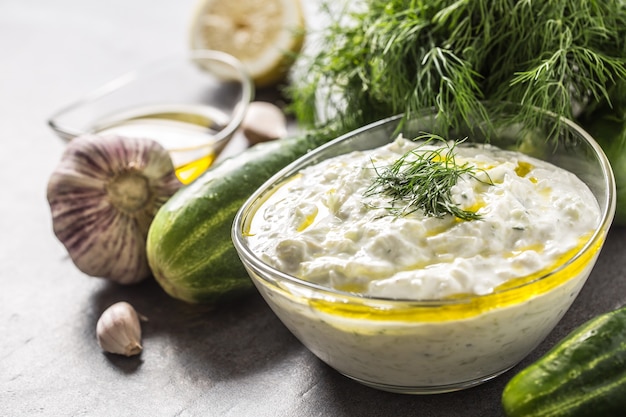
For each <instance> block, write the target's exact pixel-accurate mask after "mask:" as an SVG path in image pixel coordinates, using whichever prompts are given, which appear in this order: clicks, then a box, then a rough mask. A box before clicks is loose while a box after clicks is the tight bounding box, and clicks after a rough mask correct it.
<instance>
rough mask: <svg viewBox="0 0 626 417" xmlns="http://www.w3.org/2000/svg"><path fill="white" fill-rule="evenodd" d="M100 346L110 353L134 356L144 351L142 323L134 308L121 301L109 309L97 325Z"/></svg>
mask: <svg viewBox="0 0 626 417" xmlns="http://www.w3.org/2000/svg"><path fill="white" fill-rule="evenodd" d="M96 335H97V338H98V345H100V347H101V348H102V349H103V350H104V351H105V352H109V353H116V354H119V355H125V356H133V355H138V354H139V353H141V351H142V349H143V348H142V347H141V323H140V317H139V314H137V311H135V309H134V307H133V306H132V305H130V304H129V303H127V302H125V301H120V302H118V303H115V304H113V305H112V306H110V307H109V308H107V309H106V310H105V311H104V312H103V313H102V315H101V316H100V318H99V319H98V323H97V324H96Z"/></svg>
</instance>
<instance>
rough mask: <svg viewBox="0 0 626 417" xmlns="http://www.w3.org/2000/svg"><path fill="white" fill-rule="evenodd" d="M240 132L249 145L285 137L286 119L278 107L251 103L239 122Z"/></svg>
mask: <svg viewBox="0 0 626 417" xmlns="http://www.w3.org/2000/svg"><path fill="white" fill-rule="evenodd" d="M241 130H242V132H243V134H244V136H245V137H246V138H247V139H248V142H249V143H250V144H251V145H254V144H257V143H260V142H267V141H270V140H276V139H281V138H283V137H285V136H287V117H286V116H285V114H284V113H283V111H282V110H281V109H280V107H278V106H276V105H274V104H272V103H269V102H266V101H253V102H251V103H250V104H249V105H248V110H246V114H245V116H244V118H243V120H242V122H241Z"/></svg>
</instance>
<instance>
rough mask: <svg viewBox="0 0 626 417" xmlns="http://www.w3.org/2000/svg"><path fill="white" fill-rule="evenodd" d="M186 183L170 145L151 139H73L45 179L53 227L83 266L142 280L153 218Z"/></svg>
mask: <svg viewBox="0 0 626 417" xmlns="http://www.w3.org/2000/svg"><path fill="white" fill-rule="evenodd" d="M181 185H182V184H181V183H180V181H179V180H178V179H177V178H176V175H175V172H174V167H173V165H172V161H171V158H170V156H169V154H168V152H167V151H166V150H165V149H164V148H163V147H162V146H161V145H160V144H158V143H157V142H155V141H153V140H150V139H141V138H130V137H121V136H97V135H86V136H81V137H78V138H75V139H73V140H72V141H71V142H70V143H69V144H68V146H67V148H66V149H65V152H64V153H63V156H62V158H61V162H60V163H59V165H58V166H57V168H56V170H55V171H54V172H53V173H52V175H51V177H50V179H49V182H48V190H47V197H48V202H49V204H50V209H51V212H52V226H53V229H54V233H55V234H56V236H57V238H58V239H59V240H60V241H61V242H62V243H63V244H64V245H65V248H66V249H67V251H68V253H69V255H70V257H71V258H72V260H73V261H74V263H75V264H76V266H77V267H78V269H80V270H81V271H83V272H84V273H86V274H88V275H91V276H95V277H102V278H107V279H110V280H113V281H116V282H119V283H121V284H131V283H135V282H139V281H141V280H143V279H144V278H146V277H148V276H149V275H150V268H149V266H148V262H147V258H146V236H147V234H148V228H149V226H150V223H151V221H152V219H153V218H154V215H155V214H156V212H157V210H158V208H159V207H160V206H161V205H162V204H163V203H164V202H165V201H167V199H168V198H169V197H170V196H171V195H172V194H174V192H175V191H176V190H178V188H180V186H181Z"/></svg>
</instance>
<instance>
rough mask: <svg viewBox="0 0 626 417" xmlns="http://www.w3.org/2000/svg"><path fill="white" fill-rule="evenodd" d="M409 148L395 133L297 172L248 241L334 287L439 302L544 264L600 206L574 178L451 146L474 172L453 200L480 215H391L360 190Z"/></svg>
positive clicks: (482, 148)
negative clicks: (374, 146)
mask: <svg viewBox="0 0 626 417" xmlns="http://www.w3.org/2000/svg"><path fill="white" fill-rule="evenodd" d="M416 146H417V145H416V143H415V142H413V141H410V140H407V139H404V138H398V139H396V140H395V141H393V142H391V143H389V144H388V145H385V146H383V147H381V148H378V149H374V150H370V151H355V152H351V153H348V154H345V155H341V156H337V157H335V158H332V159H328V160H325V161H323V162H321V163H319V164H317V165H314V166H310V167H307V168H306V169H304V170H302V171H301V172H300V173H299V174H298V175H297V176H296V177H294V178H293V179H291V180H289V181H288V182H286V183H284V184H283V185H281V186H280V187H279V188H278V189H277V191H276V192H274V193H273V194H272V195H271V196H269V197H268V198H267V200H266V201H265V202H264V203H263V204H262V205H261V206H260V207H259V209H258V210H257V212H256V214H255V216H254V218H253V220H252V222H251V225H250V230H249V234H250V235H249V238H248V243H249V246H250V248H251V249H252V250H253V251H254V252H255V253H257V254H259V255H260V256H261V258H262V259H263V260H264V261H265V262H267V263H268V264H270V265H272V266H274V267H275V268H276V269H279V270H281V271H284V272H286V273H289V274H292V275H294V276H297V277H300V278H302V279H304V280H307V281H310V282H315V283H318V284H321V285H323V286H327V287H331V288H334V289H338V290H343V291H348V292H355V293H361V294H367V295H370V296H376V297H386V298H399V299H414V300H425V299H441V298H444V297H448V296H451V295H454V294H479V295H481V294H487V293H490V292H492V291H493V290H494V289H495V288H496V287H498V286H499V285H501V284H503V283H505V282H507V281H508V280H511V279H514V278H517V277H523V276H527V275H530V274H533V273H537V272H538V271H542V270H545V269H546V268H550V267H553V266H554V265H555V263H557V261H558V258H559V256H561V255H563V254H564V253H566V252H568V251H570V250H572V249H574V248H577V247H579V246H580V244H581V238H582V237H583V236H586V235H589V234H590V233H592V232H593V230H594V229H595V228H596V227H597V225H598V222H599V219H600V209H599V207H598V203H597V201H596V199H595V198H594V196H593V194H592V193H591V191H590V190H589V189H588V188H587V186H586V185H585V184H584V183H583V182H582V181H581V180H580V179H578V178H577V177H576V176H575V175H574V174H572V173H570V172H568V171H565V170H563V169H561V168H558V167H556V166H554V165H552V164H549V163H547V162H544V161H540V160H538V159H534V158H531V157H529V156H526V155H523V154H521V153H518V152H513V151H505V150H502V149H499V148H496V147H494V146H490V145H474V146H465V145H464V144H459V145H457V146H456V147H455V149H454V152H455V156H456V164H457V165H463V164H470V165H471V166H473V167H475V170H474V177H472V176H470V175H469V174H464V175H463V176H462V177H461V178H460V179H459V180H458V182H457V183H456V185H455V186H454V187H453V189H452V199H453V202H454V203H455V204H457V205H458V206H459V207H460V208H461V209H463V210H468V211H472V212H475V213H476V214H478V215H479V216H480V219H478V220H460V219H458V218H455V217H454V216H452V215H445V216H443V217H432V216H425V215H424V213H423V212H422V211H421V210H418V211H415V212H412V213H410V214H407V215H402V216H394V215H390V213H389V210H388V207H389V204H390V202H389V198H388V197H387V196H385V195H383V194H382V193H374V194H373V195H369V196H366V191H367V190H368V189H369V188H370V187H371V185H372V181H373V178H375V176H376V175H377V169H380V168H384V167H386V166H388V165H390V164H392V163H393V162H394V161H396V160H397V159H398V158H400V157H401V156H403V155H404V154H405V153H406V152H407V151H409V150H411V149H414V148H416ZM439 146H440V145H437V144H432V145H431V144H428V145H423V146H421V147H420V148H419V150H428V149H436V148H437V147H439ZM374 168H376V169H374Z"/></svg>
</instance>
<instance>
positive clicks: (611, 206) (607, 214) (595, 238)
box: [231, 108, 617, 307]
mask: <svg viewBox="0 0 626 417" xmlns="http://www.w3.org/2000/svg"><path fill="white" fill-rule="evenodd" d="M537 111H540V112H542V113H544V114H545V115H546V116H548V117H550V118H553V119H557V118H558V119H559V120H560V122H563V123H564V124H565V125H567V127H568V128H569V129H572V130H574V131H576V132H577V133H578V134H579V135H580V137H582V138H583V139H584V141H585V142H587V143H588V144H589V145H590V146H591V148H592V149H593V152H594V154H595V155H596V157H597V158H598V160H599V163H600V167H601V171H602V179H603V181H602V182H603V185H604V187H605V189H606V192H605V193H606V197H607V198H606V201H605V202H604V204H602V205H600V202H598V203H599V206H600V213H601V215H602V217H601V218H600V221H599V223H598V225H597V227H596V228H595V230H594V232H593V234H592V235H591V236H590V237H589V238H588V239H587V240H586V242H585V243H584V245H582V246H581V247H580V248H579V250H577V251H576V253H575V254H573V255H572V256H571V257H570V258H569V259H568V260H567V261H565V262H564V263H562V264H560V265H559V266H558V267H557V268H556V269H553V270H551V271H549V272H547V273H545V274H541V275H540V276H538V277H536V278H534V279H531V280H528V281H524V282H521V283H519V284H516V285H512V286H507V287H506V288H503V289H495V290H494V291H492V292H489V293H486V294H467V295H465V294H464V295H462V296H459V297H456V296H455V297H452V298H442V299H411V298H391V297H380V296H372V295H368V294H359V293H353V292H348V291H342V290H337V289H335V288H332V287H327V286H324V285H321V284H317V283H313V282H310V281H307V280H305V279H303V278H298V277H296V276H293V275H290V274H287V273H285V272H283V271H280V270H279V269H277V268H274V267H273V266H271V265H269V264H267V263H266V262H264V261H263V260H261V258H260V257H259V256H257V254H256V253H255V252H254V251H252V250H251V249H250V247H249V246H248V245H247V244H246V243H245V238H244V236H243V233H242V229H243V226H244V222H243V220H244V218H246V217H247V216H248V215H250V214H248V212H249V211H250V210H251V209H252V208H253V207H254V203H255V202H256V201H257V200H258V199H259V197H260V196H261V195H263V194H264V193H266V192H267V191H269V190H270V189H271V188H272V187H273V186H274V185H276V184H278V182H279V180H281V179H282V180H286V179H287V178H288V175H293V174H295V172H297V171H295V168H296V167H300V166H302V165H305V164H307V163H308V162H309V161H310V160H312V159H315V158H316V157H317V155H318V154H320V153H322V152H324V151H325V150H326V149H328V148H330V147H332V146H335V145H336V144H338V143H341V142H343V141H346V140H348V139H349V138H351V137H353V136H356V135H360V134H363V133H365V132H367V131H369V130H372V129H376V128H378V127H381V126H383V125H387V124H391V123H396V124H397V125H398V126H399V124H400V123H402V122H403V121H404V120H405V117H406V115H405V114H396V115H393V116H390V117H387V118H383V119H380V120H378V121H375V122H372V123H369V124H367V125H364V126H362V127H360V128H357V129H355V130H352V131H350V132H347V133H345V134H342V135H340V136H338V137H337V138H335V139H332V140H330V141H329V142H326V143H325V144H323V145H321V146H319V147H317V148H315V149H314V150H312V151H310V152H308V153H307V154H305V155H304V156H301V157H300V158H298V159H296V160H295V161H293V162H291V163H289V164H288V165H287V166H285V167H284V168H282V169H281V170H279V171H278V172H277V173H275V174H274V175H272V176H271V177H270V178H269V179H268V180H267V181H266V182H264V183H263V184H262V185H261V186H260V187H258V188H257V189H256V190H255V192H254V193H253V194H252V195H251V196H250V197H249V198H248V199H247V200H246V201H245V203H244V204H243V205H242V206H241V207H240V208H239V210H238V211H237V213H236V215H235V218H234V221H233V223H232V227H231V240H232V242H233V245H234V246H235V249H236V251H237V252H238V254H239V256H240V258H242V257H245V260H244V259H242V262H244V264H246V263H249V264H250V265H252V266H254V268H256V269H257V270H258V271H261V272H262V273H263V275H260V278H261V279H262V280H263V281H268V282H272V281H275V282H276V281H279V280H282V281H284V282H286V283H291V284H296V285H298V286H300V287H304V288H305V289H308V290H312V291H315V292H317V293H323V294H330V295H334V296H338V297H341V298H342V299H349V300H360V301H367V302H380V303H384V304H385V305H395V304H402V305H406V304H410V305H412V306H426V307H437V306H446V305H447V306H452V305H459V304H466V303H471V302H475V301H476V300H481V299H485V298H487V297H494V296H500V295H502V294H510V293H511V292H513V291H518V290H520V289H522V288H525V287H528V286H530V285H533V284H536V283H538V282H541V281H544V280H546V279H547V278H549V277H551V276H555V275H556V274H557V273H559V271H562V270H563V269H565V268H567V267H568V266H570V265H572V264H573V263H575V262H576V261H577V260H579V259H580V258H581V257H582V256H583V255H584V254H586V253H588V251H589V250H590V249H591V248H592V246H594V245H598V242H600V243H599V245H600V246H599V248H598V251H597V252H598V253H599V252H600V249H601V246H602V244H603V241H602V238H603V237H604V236H605V235H606V234H607V233H608V229H609V227H610V225H611V223H612V221H613V218H614V215H615V207H616V198H617V197H616V185H615V178H614V175H613V171H612V168H611V165H610V163H609V160H608V158H607V156H606V154H605V153H604V151H603V150H602V148H601V146H600V145H599V144H598V143H597V142H596V140H595V139H594V138H593V137H592V136H591V135H590V134H589V133H588V132H586V131H585V130H584V129H583V128H582V127H581V126H580V125H578V124H577V123H575V122H574V121H572V120H570V119H568V118H565V117H563V116H558V115H556V114H555V113H553V112H550V111H547V110H542V109H537ZM428 114H434V113H433V109H432V108H431V109H424V110H422V111H419V112H414V113H411V114H410V115H409V117H410V118H416V117H420V116H422V117H423V116H427V115H428ZM398 126H397V127H398ZM299 169H301V168H299ZM246 268H247V267H246ZM270 277H272V278H270ZM519 278H522V279H523V278H524V276H522V277H519ZM253 281H254V278H253ZM569 281H570V280H569V279H568V280H566V281H564V282H569ZM507 282H510V281H507ZM503 284H506V282H505V283H503Z"/></svg>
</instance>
